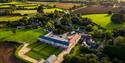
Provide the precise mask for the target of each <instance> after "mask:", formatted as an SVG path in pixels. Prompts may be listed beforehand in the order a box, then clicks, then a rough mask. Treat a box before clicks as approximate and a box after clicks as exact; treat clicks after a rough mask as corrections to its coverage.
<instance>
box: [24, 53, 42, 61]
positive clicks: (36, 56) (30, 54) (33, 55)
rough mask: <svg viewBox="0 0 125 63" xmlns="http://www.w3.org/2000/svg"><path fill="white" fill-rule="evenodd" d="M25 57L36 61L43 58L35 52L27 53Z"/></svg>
mask: <svg viewBox="0 0 125 63" xmlns="http://www.w3.org/2000/svg"><path fill="white" fill-rule="evenodd" d="M26 55H27V56H29V57H31V58H33V59H36V60H40V59H41V58H43V55H41V54H39V53H37V52H35V51H29V52H28V53H27V54H26Z"/></svg>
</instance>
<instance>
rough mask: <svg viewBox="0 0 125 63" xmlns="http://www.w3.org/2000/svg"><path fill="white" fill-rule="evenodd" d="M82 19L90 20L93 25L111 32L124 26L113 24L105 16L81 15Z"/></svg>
mask: <svg viewBox="0 0 125 63" xmlns="http://www.w3.org/2000/svg"><path fill="white" fill-rule="evenodd" d="M83 17H87V18H90V19H91V20H92V21H93V22H94V23H96V24H98V25H101V26H102V27H104V28H106V29H108V30H113V29H115V28H119V27H123V26H125V23H124V24H115V23H112V22H111V16H108V15H107V14H90V15H83Z"/></svg>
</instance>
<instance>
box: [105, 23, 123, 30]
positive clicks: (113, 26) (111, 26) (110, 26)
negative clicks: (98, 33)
mask: <svg viewBox="0 0 125 63" xmlns="http://www.w3.org/2000/svg"><path fill="white" fill-rule="evenodd" d="M123 25H124V23H123V24H117V23H112V22H111V23H109V24H107V25H106V28H107V29H109V30H113V29H116V28H120V27H122V26H123Z"/></svg>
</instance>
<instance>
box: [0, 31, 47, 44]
mask: <svg viewBox="0 0 125 63" xmlns="http://www.w3.org/2000/svg"><path fill="white" fill-rule="evenodd" d="M44 34H45V32H44V31H43V29H35V30H23V29H20V30H17V31H16V33H12V31H11V29H0V41H15V42H21V43H22V42H28V43H32V42H36V41H37V40H38V37H39V36H40V35H44Z"/></svg>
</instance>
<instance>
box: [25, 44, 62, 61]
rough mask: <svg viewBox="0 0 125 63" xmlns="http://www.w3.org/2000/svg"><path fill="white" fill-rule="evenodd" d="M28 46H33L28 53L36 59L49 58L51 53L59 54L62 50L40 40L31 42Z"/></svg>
mask: <svg viewBox="0 0 125 63" xmlns="http://www.w3.org/2000/svg"><path fill="white" fill-rule="evenodd" d="M28 47H29V48H31V51H29V52H28V53H27V54H26V55H28V56H29V57H31V58H34V59H36V60H40V59H41V58H42V59H47V58H48V57H49V56H50V55H52V54H55V55H58V54H59V53H60V52H61V49H58V48H56V47H53V46H51V45H47V44H43V43H40V42H36V43H33V44H30V45H29V46H28Z"/></svg>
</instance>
